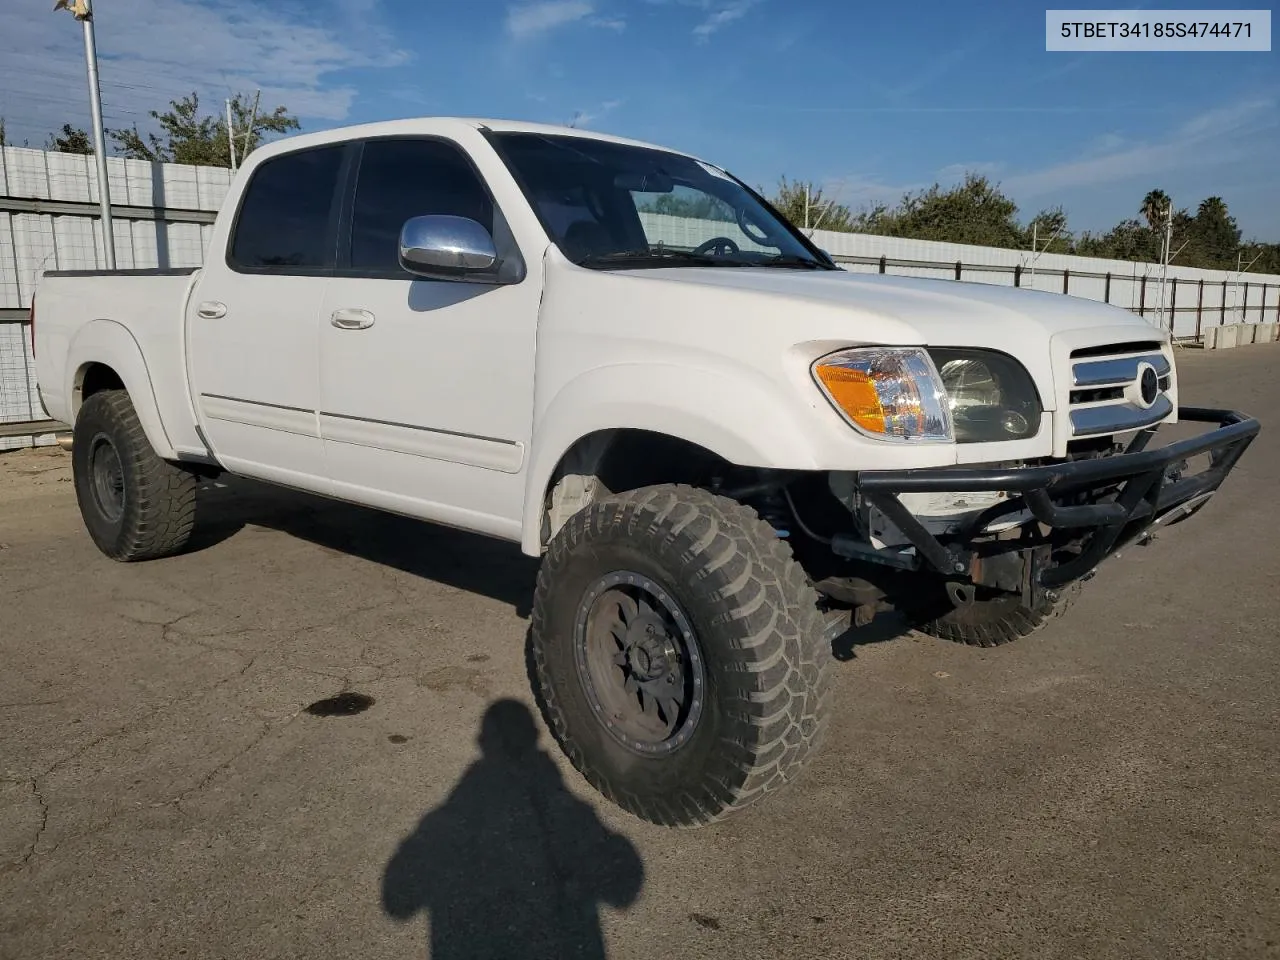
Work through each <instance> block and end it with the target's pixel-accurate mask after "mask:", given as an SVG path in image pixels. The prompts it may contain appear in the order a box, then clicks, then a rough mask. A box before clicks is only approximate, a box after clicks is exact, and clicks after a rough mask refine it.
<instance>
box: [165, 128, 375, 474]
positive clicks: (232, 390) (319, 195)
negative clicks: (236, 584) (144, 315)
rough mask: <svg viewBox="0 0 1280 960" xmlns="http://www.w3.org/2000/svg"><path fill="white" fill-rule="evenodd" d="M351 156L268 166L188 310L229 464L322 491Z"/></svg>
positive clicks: (325, 154) (333, 147)
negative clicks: (325, 365)
mask: <svg viewBox="0 0 1280 960" xmlns="http://www.w3.org/2000/svg"><path fill="white" fill-rule="evenodd" d="M349 150H350V147H349V145H347V144H330V145H325V146H320V147H314V148H310V149H305V150H299V151H295V152H292V153H284V154H280V155H278V156H274V157H269V158H268V159H265V160H263V161H262V162H261V163H260V164H259V165H258V166H257V167H256V168H255V169H254V170H253V172H252V173H251V174H250V180H249V183H248V186H247V187H246V189H245V191H244V193H243V195H242V198H241V202H240V207H239V210H238V211H237V212H236V217H235V220H234V222H233V224H232V226H231V230H230V235H229V237H228V238H227V240H226V244H225V255H224V251H218V252H217V253H214V254H212V255H211V256H210V258H209V265H208V266H207V267H206V268H205V270H204V274H203V276H202V277H201V279H200V281H199V284H198V285H197V287H196V290H195V291H194V293H193V296H192V302H191V303H190V305H189V306H188V310H189V311H190V313H189V317H188V328H187V329H188V344H189V347H188V357H189V360H188V363H189V367H190V377H191V384H192V395H193V397H194V401H195V405H196V410H197V414H198V417H199V421H200V425H201V429H202V430H203V432H204V434H205V438H206V440H207V442H208V443H209V444H210V446H212V448H213V451H214V453H215V455H216V456H217V458H218V460H219V461H220V462H221V463H222V464H223V466H225V467H227V468H228V469H230V470H233V471H235V472H237V473H243V474H245V475H248V476H253V477H261V478H263V479H268V480H273V481H276V482H279V483H285V484H289V485H291V486H298V487H302V488H305V489H312V490H318V491H321V492H328V489H329V487H328V480H327V476H326V468H325V457H324V447H323V442H322V440H321V438H320V432H319V428H318V425H317V411H318V408H319V399H320V384H319V361H318V349H319V345H318V334H317V328H318V324H319V316H320V307H321V303H322V301H323V299H324V286H325V284H326V283H327V282H328V280H329V278H330V277H331V276H332V275H333V270H334V264H335V250H336V237H337V222H338V211H339V207H340V197H341V188H340V184H341V183H342V178H343V177H344V176H345V175H346V173H347V169H348V168H347V157H348V154H349ZM215 242H217V241H216V240H215Z"/></svg>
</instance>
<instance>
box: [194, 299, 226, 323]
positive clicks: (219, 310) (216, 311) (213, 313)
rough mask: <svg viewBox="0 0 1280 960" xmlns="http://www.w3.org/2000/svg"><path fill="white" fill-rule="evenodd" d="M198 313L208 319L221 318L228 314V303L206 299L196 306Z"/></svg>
mask: <svg viewBox="0 0 1280 960" xmlns="http://www.w3.org/2000/svg"><path fill="white" fill-rule="evenodd" d="M196 313H197V314H199V315H200V316H202V317H204V318H205V319H206V320H221V319H222V318H223V317H225V316H226V315H227V305H226V304H225V303H220V302H218V301H217V300H206V301H205V302H204V303H202V304H200V306H198V307H196Z"/></svg>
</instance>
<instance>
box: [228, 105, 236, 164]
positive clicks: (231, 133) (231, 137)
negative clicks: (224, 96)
mask: <svg viewBox="0 0 1280 960" xmlns="http://www.w3.org/2000/svg"><path fill="white" fill-rule="evenodd" d="M227 149H228V150H230V151H231V172H232V173H235V172H236V130H235V127H234V126H232V123H231V101H230V100H228V101H227Z"/></svg>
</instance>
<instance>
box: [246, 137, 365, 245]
mask: <svg viewBox="0 0 1280 960" xmlns="http://www.w3.org/2000/svg"><path fill="white" fill-rule="evenodd" d="M344 149H345V148H344V147H343V146H342V145H337V146H332V147H322V148H320V149H318V150H304V151H302V152H299V153H288V154H285V155H284V156H281V157H276V158H275V159H273V160H267V161H266V162H265V163H263V164H262V166H260V167H258V169H257V170H256V171H255V172H254V174H253V179H252V180H251V181H249V187H248V189H247V190H246V191H245V197H244V202H243V204H241V207H240V216H239V218H238V219H237V221H236V229H235V237H234V238H233V239H232V241H231V259H232V262H234V263H235V264H236V265H237V266H241V267H257V268H262V267H267V268H270V267H279V268H281V269H283V270H287V269H288V268H290V267H331V266H333V262H334V235H333V233H332V231H331V230H330V210H331V209H332V207H333V198H334V187H335V186H336V185H337V182H338V170H339V168H340V167H341V165H342V151H343V150H344Z"/></svg>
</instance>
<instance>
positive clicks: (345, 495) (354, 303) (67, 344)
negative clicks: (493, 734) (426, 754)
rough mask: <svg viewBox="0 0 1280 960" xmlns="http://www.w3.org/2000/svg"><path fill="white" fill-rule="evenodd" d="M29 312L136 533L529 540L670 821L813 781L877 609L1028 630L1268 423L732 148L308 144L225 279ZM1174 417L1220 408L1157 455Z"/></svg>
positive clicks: (45, 378) (63, 302)
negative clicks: (375, 519)
mask: <svg viewBox="0 0 1280 960" xmlns="http://www.w3.org/2000/svg"><path fill="white" fill-rule="evenodd" d="M36 304H37V305H36V306H33V308H32V313H33V323H34V331H35V334H34V336H35V352H36V364H37V370H38V379H39V385H40V393H41V397H42V398H43V401H44V404H45V406H46V408H47V409H48V412H49V414H50V415H52V416H54V417H57V418H60V419H62V420H65V421H67V422H70V423H73V424H74V425H75V432H74V440H73V459H74V471H75V488H76V494H77V497H78V500H79V504H80V508H81V511H82V513H83V516H84V521H85V524H86V526H87V527H88V531H89V534H90V535H91V536H92V538H93V540H94V541H95V543H96V544H97V545H98V546H99V547H100V548H101V550H102V551H103V552H104V553H105V554H107V555H108V556H110V557H113V558H115V559H118V560H144V559H150V558H155V557H161V556H165V555H167V554H172V553H174V552H176V551H179V550H181V549H182V548H183V546H184V544H185V543H186V541H187V538H188V536H189V535H190V533H191V530H192V526H193V524H194V522H195V511H196V507H197V498H196V486H197V479H198V477H200V476H202V475H209V474H214V473H217V472H219V471H227V472H229V473H233V474H238V475H242V476H246V477H255V478H259V479H261V480H266V481H272V482H275V483H278V484H283V485H285V486H289V487H294V488H298V489H301V490H308V491H312V492H314V493H318V494H322V495H324V496H328V497H334V498H338V499H342V500H348V501H353V502H356V503H361V504H367V505H369V506H373V507H378V508H381V509H384V510H388V511H393V512H395V513H399V514H404V515H406V516H410V517H418V518H421V519H424V520H429V521H435V522H438V523H444V524H449V525H452V526H455V527H460V528H463V529H466V530H472V531H477V532H479V533H482V534H487V535H490V536H493V537H499V538H503V539H506V540H510V541H513V542H514V543H518V544H519V545H520V548H521V549H522V550H523V551H524V552H525V553H527V554H529V555H531V556H535V557H537V556H541V557H542V566H541V572H540V575H539V577H538V582H537V588H536V596H535V598H534V604H533V614H532V628H531V643H532V647H533V654H534V661H535V665H536V677H537V686H538V688H539V689H538V690H537V691H536V692H537V695H538V698H539V700H540V702H541V704H542V706H543V709H544V714H545V716H546V718H547V720H548V723H549V725H550V728H551V730H552V732H553V734H554V736H555V737H556V739H557V740H558V742H559V743H560V744H561V746H562V748H563V749H564V751H565V752H566V754H567V755H568V757H569V758H570V759H571V761H572V762H573V764H574V765H575V766H576V767H577V768H578V769H579V770H580V771H581V772H582V774H583V775H584V776H585V777H586V779H587V780H588V781H590V783H591V784H593V785H594V786H595V787H596V788H597V789H599V790H600V791H601V792H602V793H603V794H604V795H605V796H607V797H608V798H610V799H611V800H613V801H614V802H616V803H618V804H620V805H621V806H622V807H624V808H626V809H628V810H630V811H632V812H633V813H635V814H637V815H639V816H640V817H643V818H645V819H648V820H651V821H655V822H659V823H668V824H693V823H701V822H706V821H709V820H712V819H715V818H718V817H721V816H723V815H726V814H728V813H730V812H732V811H735V810H737V809H740V808H742V807H744V806H746V805H747V804H749V803H751V802H752V801H753V800H754V799H756V798H757V797H759V796H760V795H761V794H763V793H764V792H766V791H769V790H771V789H772V788H774V787H777V786H779V785H781V784H784V783H786V782H787V781H789V780H791V779H793V778H794V776H795V775H796V774H797V772H798V771H799V770H800V768H801V767H802V765H803V764H804V762H805V760H806V759H807V757H808V756H810V755H811V754H812V751H813V749H814V747H815V745H816V744H817V743H818V742H819V739H820V736H821V732H822V729H823V726H824V722H825V720H826V718H827V714H828V712H829V707H830V696H829V686H830V685H829V683H828V680H829V678H830V675H831V664H832V660H833V657H832V651H831V641H832V637H833V636H834V635H835V634H836V633H837V632H839V631H841V630H842V629H845V628H847V627H849V625H850V623H851V622H852V624H854V625H861V624H864V623H865V622H866V621H867V620H868V619H869V617H870V615H871V614H873V613H874V612H875V611H877V610H879V609H882V608H884V607H885V606H888V605H892V606H894V607H896V608H897V609H898V610H900V611H901V612H902V613H903V614H905V615H906V617H907V618H908V619H909V621H910V622H911V623H912V624H914V625H915V626H917V627H918V628H919V629H922V630H925V631H927V632H930V633H933V634H935V635H938V636H942V637H947V638H951V639H954V640H959V641H963V642H966V643H972V644H979V645H983V646H987V645H993V644H999V643H1003V642H1006V641H1008V640H1012V639H1014V638H1016V637H1018V636H1023V635H1026V634H1028V633H1030V632H1032V631H1033V630H1035V629H1036V628H1037V627H1039V626H1040V625H1041V624H1043V623H1044V622H1045V621H1046V620H1047V619H1048V618H1049V617H1051V616H1052V615H1054V614H1055V613H1057V612H1058V611H1059V610H1060V609H1061V608H1062V606H1063V605H1064V604H1065V602H1066V601H1067V600H1068V599H1069V595H1070V592H1071V591H1072V590H1073V589H1074V588H1075V587H1076V585H1077V584H1078V582H1079V581H1081V580H1084V579H1086V578H1088V577H1089V576H1091V575H1092V574H1093V573H1094V571H1095V568H1097V567H1098V565H1099V563H1100V562H1101V561H1102V560H1103V559H1105V558H1106V557H1107V556H1108V555H1109V554H1110V553H1112V552H1114V551H1115V550H1116V549H1117V548H1119V547H1120V546H1121V545H1123V544H1126V543H1128V542H1130V541H1132V540H1134V539H1135V538H1139V537H1142V536H1144V535H1145V534H1147V533H1148V532H1149V529H1150V528H1151V527H1152V526H1153V525H1155V524H1160V523H1168V522H1171V521H1173V520H1177V519H1181V518H1183V517H1185V516H1188V515H1189V514H1190V513H1191V512H1193V511H1194V510H1195V509H1197V508H1198V507H1199V506H1201V505H1202V504H1203V503H1204V501H1205V500H1206V499H1207V498H1208V497H1209V496H1211V495H1212V493H1213V492H1214V491H1215V490H1216V489H1217V487H1218V485H1219V484H1220V483H1221V482H1222V480H1223V478H1224V477H1225V475H1226V474H1227V473H1228V471H1230V469H1231V467H1232V466H1233V464H1234V463H1235V462H1236V460H1237V458H1238V457H1239V456H1240V454H1241V453H1242V452H1243V451H1244V449H1245V448H1246V447H1247V446H1248V444H1249V442H1250V441H1251V440H1252V438H1253V437H1254V436H1255V435H1256V433H1257V431H1258V424H1257V422H1256V421H1254V420H1252V419H1250V418H1248V417H1245V416H1243V415H1240V414H1237V413H1233V412H1231V411H1215V410H1202V409H1189V408H1185V407H1184V408H1182V409H1181V410H1179V407H1178V384H1177V378H1176V374H1175V370H1174V357H1173V353H1172V351H1171V349H1170V342H1169V337H1168V335H1167V334H1166V333H1164V332H1162V331H1161V330H1159V329H1157V328H1154V327H1152V326H1151V325H1150V324H1149V323H1147V322H1146V321H1144V320H1142V319H1140V318H1138V317H1135V316H1133V315H1131V314H1130V313H1128V312H1126V311H1124V310H1121V309H1118V308H1115V307H1109V306H1104V305H1101V304H1098V303H1092V302H1088V301H1084V300H1079V299H1074V298H1071V297H1065V296H1059V295H1053V294H1045V293H1035V292H1030V291H1023V290H1016V289H1010V288H1001V287H995V286H984V285H976V284H962V283H955V282H953V281H936V280H924V279H913V278H902V277H886V276H861V275H856V274H854V273H850V272H846V271H844V270H841V269H839V268H838V267H837V266H836V265H835V263H833V261H832V260H831V259H830V258H829V257H828V256H827V255H826V254H825V253H823V252H822V251H821V250H819V249H818V248H817V247H815V246H814V245H813V243H812V242H811V241H810V240H809V239H808V238H807V237H806V236H805V235H804V234H803V233H801V232H800V231H798V230H796V229H795V228H794V227H793V226H791V225H790V224H788V223H787V222H786V221H785V220H784V219H783V218H782V217H781V216H780V215H779V214H778V213H777V212H776V211H775V210H774V209H772V208H771V207H770V206H769V204H768V203H767V202H766V201H764V200H763V199H762V198H761V197H760V196H758V195H757V194H756V193H754V192H753V191H752V190H750V189H749V188H748V187H747V186H746V185H744V184H743V183H742V182H741V181H739V180H737V179H735V178H734V177H732V176H731V175H730V174H728V173H726V172H725V171H724V170H723V169H721V168H719V167H716V166H713V165H711V164H709V163H706V162H703V161H701V160H698V159H696V158H694V157H691V156H688V155H685V154H682V153H678V152H673V151H670V150H665V149H662V148H659V147H654V146H650V145H646V144H642V143H636V142H632V141H628V140H622V139H618V138H614V137H606V136H597V135H594V134H590V133H586V132H584V131H581V130H569V129H561V128H555V127H544V126H537V125H530V124H519V123H508V122H492V121H473V120H461V119H422V120H405V121H397V122H391V123H379V124H374V125H369V126H359V127H351V128H347V129H341V130H331V131H327V132H324V133H318V134H311V135H306V136H298V137H294V138H290V139H287V140H281V141H279V142H276V143H273V144H272V145H270V146H268V147H265V148H263V149H260V150H258V151H257V152H255V153H254V154H253V155H252V156H251V157H250V158H249V159H248V162H247V163H246V164H245V166H244V168H243V169H242V170H241V171H240V172H239V174H238V176H237V177H236V178H235V182H234V184H233V185H232V189H231V193H230V195H229V196H228V198H227V201H226V203H225V205H224V206H223V207H222V212H221V213H220V214H219V216H218V219H217V223H216V225H215V226H214V229H213V233H212V237H211V241H210V246H209V250H208V255H207V264H206V266H205V267H204V268H203V269H200V270H138V271H117V272H114V273H105V272H97V271H95V272H61V273H60V272H49V273H46V274H45V275H44V277H43V280H42V282H41V284H40V287H39V290H38V294H37V297H36ZM1179 416H1180V417H1181V419H1182V420H1184V421H1185V420H1193V421H1205V422H1206V424H1208V426H1209V427H1210V429H1206V430H1205V431H1203V432H1202V433H1200V434H1199V435H1198V436H1195V437H1193V438H1191V439H1188V440H1182V441H1179V442H1177V443H1174V444H1170V445H1165V446H1158V445H1149V441H1150V440H1151V439H1152V437H1153V435H1154V434H1155V432H1156V428H1157V427H1158V426H1159V425H1160V424H1163V423H1168V422H1172V421H1174V420H1175V419H1177V418H1178V417H1179ZM1201 454H1204V455H1207V458H1202V459H1205V460H1207V462H1204V463H1203V464H1202V465H1201V468H1200V469H1198V470H1197V471H1192V470H1191V469H1190V467H1189V466H1188V463H1187V461H1190V460H1191V459H1192V458H1194V457H1197V456H1198V455H1201ZM1199 462H1200V461H1197V463H1199Z"/></svg>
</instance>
